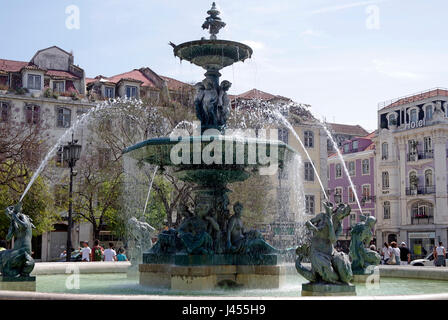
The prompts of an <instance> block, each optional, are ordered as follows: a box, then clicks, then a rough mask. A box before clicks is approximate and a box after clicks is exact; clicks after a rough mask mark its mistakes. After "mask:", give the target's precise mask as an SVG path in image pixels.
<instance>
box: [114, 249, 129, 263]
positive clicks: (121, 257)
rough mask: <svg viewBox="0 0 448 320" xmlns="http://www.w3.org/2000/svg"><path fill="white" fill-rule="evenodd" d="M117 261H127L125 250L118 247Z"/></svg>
mask: <svg viewBox="0 0 448 320" xmlns="http://www.w3.org/2000/svg"><path fill="white" fill-rule="evenodd" d="M117 261H128V257H126V251H124V249H123V248H120V249H118V254H117Z"/></svg>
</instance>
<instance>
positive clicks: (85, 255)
mask: <svg viewBox="0 0 448 320" xmlns="http://www.w3.org/2000/svg"><path fill="white" fill-rule="evenodd" d="M91 253H92V249H90V247H89V242H88V241H84V242H83V248H82V249H81V260H82V261H86V262H89V261H90V254H91Z"/></svg>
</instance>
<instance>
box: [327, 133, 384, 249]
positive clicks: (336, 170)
mask: <svg viewBox="0 0 448 320" xmlns="http://www.w3.org/2000/svg"><path fill="white" fill-rule="evenodd" d="M374 135H375V133H374V132H373V133H371V134H369V135H367V136H365V137H356V138H352V139H350V140H346V141H343V142H341V150H340V151H341V154H342V156H343V161H344V162H345V164H346V167H347V169H348V172H349V176H350V178H351V180H352V182H353V185H354V188H355V190H353V189H352V187H351V184H350V181H349V178H348V176H347V174H346V172H345V170H344V167H343V164H342V163H341V160H340V158H339V156H338V154H337V153H333V154H331V155H330V156H329V157H328V169H329V170H328V188H329V190H328V194H329V197H330V201H332V202H333V203H335V204H338V203H341V202H343V203H348V204H349V205H350V206H351V208H352V210H351V214H350V216H349V217H347V218H346V219H344V221H343V233H342V234H341V236H340V237H339V239H338V240H339V245H340V246H341V247H343V248H348V246H349V241H350V230H351V227H352V226H353V225H354V224H356V223H357V222H360V218H359V216H360V215H361V214H365V215H372V216H376V210H375V200H376V192H375V179H376V178H375V144H374V142H373V141H372V138H373V136H374ZM355 194H356V195H358V199H359V205H358V202H357V201H356V198H355Z"/></svg>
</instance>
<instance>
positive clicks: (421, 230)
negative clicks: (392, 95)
mask: <svg viewBox="0 0 448 320" xmlns="http://www.w3.org/2000/svg"><path fill="white" fill-rule="evenodd" d="M378 128H379V129H378V135H377V136H376V137H375V138H374V141H375V145H376V148H377V150H378V152H377V155H376V162H377V170H376V187H377V190H378V196H377V208H378V210H377V211H378V223H377V230H376V233H377V234H376V236H377V239H378V241H379V242H381V243H382V242H384V241H388V242H390V241H398V242H401V241H404V242H406V243H407V244H408V245H409V247H410V249H411V252H412V254H413V255H414V257H422V256H425V255H426V254H427V253H430V252H431V250H432V248H433V247H434V245H435V244H437V243H438V242H439V241H442V242H444V243H445V244H446V243H447V240H448V231H447V230H448V229H447V228H448V198H447V175H448V172H447V165H448V159H447V149H448V90H447V89H439V88H436V89H431V90H427V91H425V92H422V93H419V94H414V95H410V96H407V97H403V98H398V99H395V100H393V101H389V102H386V103H383V104H381V109H380V110H379V111H378Z"/></svg>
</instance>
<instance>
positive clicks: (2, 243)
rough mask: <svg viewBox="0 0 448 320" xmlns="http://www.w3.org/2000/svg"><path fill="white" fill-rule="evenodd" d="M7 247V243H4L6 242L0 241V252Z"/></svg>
mask: <svg viewBox="0 0 448 320" xmlns="http://www.w3.org/2000/svg"><path fill="white" fill-rule="evenodd" d="M7 247H8V243H7V242H6V240H0V251H3V250H6V248H7Z"/></svg>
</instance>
